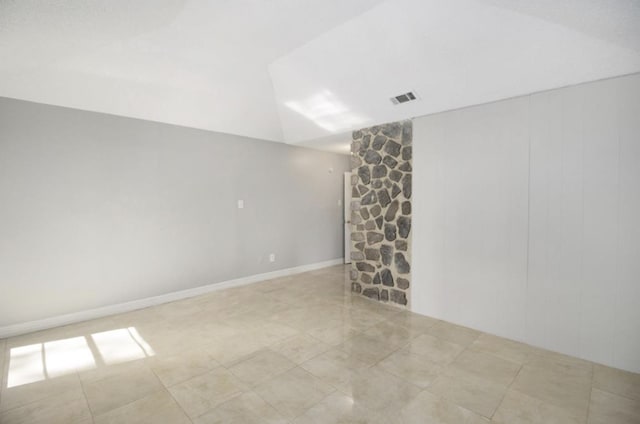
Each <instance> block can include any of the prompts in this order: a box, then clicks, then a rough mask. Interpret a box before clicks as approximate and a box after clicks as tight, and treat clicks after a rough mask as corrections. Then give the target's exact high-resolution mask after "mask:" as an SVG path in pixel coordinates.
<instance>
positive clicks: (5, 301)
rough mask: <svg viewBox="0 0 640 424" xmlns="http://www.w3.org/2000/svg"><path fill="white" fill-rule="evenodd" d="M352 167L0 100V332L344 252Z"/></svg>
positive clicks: (320, 156) (316, 156)
mask: <svg viewBox="0 0 640 424" xmlns="http://www.w3.org/2000/svg"><path fill="white" fill-rule="evenodd" d="M329 168H333V173H329ZM348 169H349V157H348V156H347V155H337V154H332V153H326V152H320V151H317V150H311V149H305V148H299V147H292V146H288V145H285V144H281V143H271V142H265V141H260V140H255V139H249V138H245V137H238V136H232V135H228V134H220V133H213V132H208V131H201V130H194V129H189V128H184V127H177V126H172V125H166V124H159V123H154V122H148V121H141V120H136V119H128V118H121V117H116V116H111V115H104V114H99V113H92V112H83V111H78V110H72V109H65V108H60V107H55V106H45V105H40V104H35V103H28V102H22V101H17V100H10V99H3V98H0V327H3V326H8V325H12V324H19V323H24V322H26V321H31V320H38V319H44V318H49V317H52V316H57V315H62V314H68V313H74V312H79V311H83V310H86V309H93V308H98V307H102V306H108V305H113V304H118V303H122V302H128V301H132V300H137V299H142V298H147V297H151V296H157V295H161V294H165V293H170V292H174V291H178V290H186V289H190V288H194V287H198V286H203V285H207V284H213V283H217V282H221V281H227V280H231V279H235V278H240V277H245V276H250V275H254V274H260V273H265V272H270V271H275V270H279V269H284V268H292V267H297V266H301V265H308V264H313V263H318V262H324V261H328V260H332V259H336V258H342V257H343V238H342V232H343V211H342V206H340V205H339V204H338V201H339V200H342V191H343V187H342V178H343V173H344V171H347V170H348ZM239 199H242V200H244V204H245V207H244V209H238V208H237V204H236V202H237V200H239ZM272 252H273V253H275V254H276V262H275V263H270V262H269V261H268V255H269V253H272Z"/></svg>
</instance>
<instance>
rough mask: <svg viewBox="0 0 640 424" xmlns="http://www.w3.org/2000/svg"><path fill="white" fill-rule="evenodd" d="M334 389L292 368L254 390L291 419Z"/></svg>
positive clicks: (306, 373)
mask: <svg viewBox="0 0 640 424" xmlns="http://www.w3.org/2000/svg"><path fill="white" fill-rule="evenodd" d="M334 390H335V389H334V388H333V387H331V386H330V385H329V384H327V383H324V382H323V381H322V380H320V379H319V378H317V377H314V376H313V375H311V374H310V373H308V372H307V371H305V370H303V369H301V368H294V369H292V370H290V371H287V372H286V373H284V374H280V375H279V376H277V377H275V378H273V379H271V380H268V381H266V382H264V383H262V384H261V385H259V386H257V387H256V388H255V392H256V393H257V394H258V395H259V396H260V397H261V398H263V399H264V400H265V401H267V402H268V403H269V404H270V405H272V406H273V407H274V408H275V409H276V410H277V411H278V412H279V413H280V414H282V415H283V416H284V417H285V418H288V419H293V418H295V417H297V416H299V415H301V414H302V413H304V412H305V411H306V410H307V409H309V408H310V407H311V406H313V405H315V404H316V403H318V402H320V401H321V400H322V399H324V397H325V396H327V395H328V394H329V393H331V392H333V391H334Z"/></svg>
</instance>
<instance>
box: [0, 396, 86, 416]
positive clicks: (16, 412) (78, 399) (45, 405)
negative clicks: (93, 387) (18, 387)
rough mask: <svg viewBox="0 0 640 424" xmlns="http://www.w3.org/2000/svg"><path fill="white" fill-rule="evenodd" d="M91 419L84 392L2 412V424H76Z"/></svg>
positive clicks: (54, 397)
mask: <svg viewBox="0 0 640 424" xmlns="http://www.w3.org/2000/svg"><path fill="white" fill-rule="evenodd" d="M90 419H91V412H90V411H89V407H88V405H87V401H86V399H85V397H84V394H83V393H82V390H72V391H67V392H65V393H62V394H52V395H51V396H48V397H45V398H41V399H39V400H36V401H33V402H30V403H27V404H25V405H22V406H19V407H17V408H13V409H10V410H7V411H3V412H0V423H2V424H76V423H81V422H83V421H85V420H90Z"/></svg>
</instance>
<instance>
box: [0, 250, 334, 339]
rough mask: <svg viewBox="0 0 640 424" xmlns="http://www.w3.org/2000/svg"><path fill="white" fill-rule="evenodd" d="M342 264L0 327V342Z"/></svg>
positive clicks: (308, 267)
mask: <svg viewBox="0 0 640 424" xmlns="http://www.w3.org/2000/svg"><path fill="white" fill-rule="evenodd" d="M343 263H344V258H339V259H332V260H330V261H325V262H317V263H314V264H308V265H301V266H296V267H293V268H286V269H279V270H277V271H271V272H265V273H263V274H255V275H249V276H247V277H241V278H236V279H234V280H228V281H221V282H219V283H214V284H208V285H206V286H200V287H194V288H192V289H187V290H180V291H177V292H172V293H167V294H162V295H159V296H153V297H147V298H145V299H138V300H132V301H131V302H125V303H117V304H115V305H109V306H103V307H100V308H95V309H88V310H85V311H80V312H74V313H71V314H65V315H58V316H55V317H51V318H45V319H39V320H36V321H28V322H23V323H20V324H12V325H7V326H4V327H0V339H4V338H7V337H13V336H19V335H21V334H27V333H32V332H34V331H40V330H46V329H48V328H53V327H59V326H62V325H68V324H74V323H76V322H82V321H87V320H90V319H95V318H101V317H104V316H108V315H114V314H120V313H123V312H129V311H134V310H136V309H143V308H148V307H149V306H154V305H160V304H162V303H169V302H174V301H176V300H180V299H186V298H189V297H195V296H199V295H201V294H205V293H210V292H214V291H217V290H223V289H228V288H231V287H240V286H244V285H247V284H253V283H258V282H260V281H266V280H270V279H272V278H278V277H286V276H287V275H294V274H300V273H302V272H307V271H313V270H316V269H321V268H326V267H329V266H334V265H340V264H343Z"/></svg>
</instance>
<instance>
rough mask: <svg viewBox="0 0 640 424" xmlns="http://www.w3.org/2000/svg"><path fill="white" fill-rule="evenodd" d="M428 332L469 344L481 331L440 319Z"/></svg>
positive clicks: (457, 342) (455, 341)
mask: <svg viewBox="0 0 640 424" xmlns="http://www.w3.org/2000/svg"><path fill="white" fill-rule="evenodd" d="M426 333H427V334H431V335H432V336H435V337H439V338H441V339H443V340H447V341H449V342H451V343H455V344H459V345H462V346H465V347H466V346H469V345H470V344H471V343H473V342H474V341H475V340H476V339H477V338H478V337H479V336H480V334H481V333H480V332H479V331H476V330H473V329H471V328H467V327H463V326H460V325H456V324H451V323H449V322H445V321H440V322H438V323H436V324H435V325H434V326H433V327H431V328H429V329H428V330H427V331H426Z"/></svg>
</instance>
